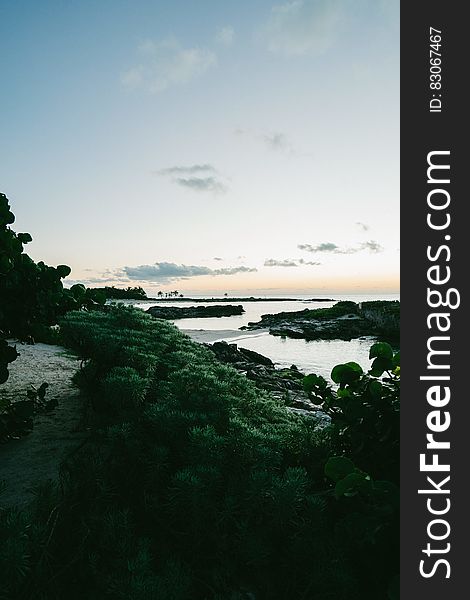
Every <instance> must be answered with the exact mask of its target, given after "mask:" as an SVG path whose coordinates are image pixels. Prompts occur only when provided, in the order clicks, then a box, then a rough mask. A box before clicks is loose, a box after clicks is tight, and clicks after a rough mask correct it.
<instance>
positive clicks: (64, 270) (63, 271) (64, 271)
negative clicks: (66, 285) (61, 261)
mask: <svg viewBox="0 0 470 600" xmlns="http://www.w3.org/2000/svg"><path fill="white" fill-rule="evenodd" d="M56 271H57V273H58V274H59V277H60V278H61V279H63V278H64V277H68V276H69V275H70V273H71V272H72V269H71V268H70V267H68V266H67V265H58V267H57V268H56Z"/></svg>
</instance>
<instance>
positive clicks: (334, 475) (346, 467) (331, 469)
mask: <svg viewBox="0 0 470 600" xmlns="http://www.w3.org/2000/svg"><path fill="white" fill-rule="evenodd" d="M355 469H356V467H355V466H354V463H353V461H352V460H350V459H349V458H346V457H345V456H332V457H331V458H330V459H328V462H327V463H326V465H325V475H326V476H327V477H329V478H330V479H332V480H333V481H339V480H340V479H343V477H346V475H349V474H350V473H354V471H355Z"/></svg>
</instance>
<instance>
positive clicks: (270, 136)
mask: <svg viewBox="0 0 470 600" xmlns="http://www.w3.org/2000/svg"><path fill="white" fill-rule="evenodd" d="M235 134H236V135H239V136H248V137H251V138H252V139H254V140H258V141H260V142H263V144H264V145H265V146H266V148H268V149H269V150H274V151H276V152H284V153H286V154H297V153H296V151H295V149H294V147H293V145H292V143H291V141H290V139H289V137H288V136H287V134H285V133H283V132H282V131H267V132H266V131H265V132H261V133H260V132H256V131H250V130H248V129H241V128H238V129H236V130H235Z"/></svg>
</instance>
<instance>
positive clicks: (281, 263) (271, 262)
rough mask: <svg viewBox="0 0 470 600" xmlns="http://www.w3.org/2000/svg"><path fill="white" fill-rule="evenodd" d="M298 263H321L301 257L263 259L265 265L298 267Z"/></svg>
mask: <svg viewBox="0 0 470 600" xmlns="http://www.w3.org/2000/svg"><path fill="white" fill-rule="evenodd" d="M300 265H310V266H315V267H317V266H319V265H321V263H319V262H315V261H308V260H304V259H303V258H299V259H296V258H292V259H291V258H284V259H280V260H278V259H275V258H267V259H266V260H265V261H264V266H265V267H298V266H300Z"/></svg>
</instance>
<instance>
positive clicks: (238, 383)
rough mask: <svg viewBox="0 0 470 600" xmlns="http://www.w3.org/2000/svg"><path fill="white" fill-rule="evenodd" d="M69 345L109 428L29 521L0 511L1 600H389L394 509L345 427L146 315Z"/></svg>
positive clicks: (68, 320)
mask: <svg viewBox="0 0 470 600" xmlns="http://www.w3.org/2000/svg"><path fill="white" fill-rule="evenodd" d="M62 331H63V336H64V339H65V341H66V343H67V344H68V345H70V346H71V347H72V348H74V349H75V350H76V351H77V352H78V353H79V354H80V355H81V356H82V358H83V359H84V361H85V362H84V367H83V369H82V371H81V372H80V374H79V376H78V378H77V379H78V381H79V382H80V385H82V386H85V387H86V388H87V390H88V393H89V394H90V395H91V397H92V400H93V404H94V406H95V407H96V408H97V410H98V411H100V413H101V415H102V420H101V423H102V424H103V426H102V427H101V429H100V430H99V431H98V432H97V433H96V434H95V436H94V437H93V439H92V441H91V442H90V443H89V444H88V445H87V446H86V447H85V449H83V450H82V451H81V452H80V453H78V454H76V455H75V456H74V457H73V458H72V459H70V460H69V461H68V462H67V463H66V464H65V465H64V469H63V476H62V482H61V486H62V488H61V492H60V493H59V491H58V490H56V491H54V490H51V489H50V488H48V489H47V490H45V491H43V493H42V494H40V495H39V499H38V502H37V503H36V504H35V505H34V507H32V510H34V511H35V512H34V513H33V514H31V515H30V516H29V517H28V518H29V521H28V520H26V522H25V520H24V517H22V518H19V517H18V516H17V514H16V513H14V512H0V520H1V519H3V529H2V524H1V523H0V531H4V532H5V533H4V534H3V535H4V537H5V540H4V543H5V544H6V546H4V547H8V548H9V549H10V550H9V552H10V555H11V556H14V557H15V561H13V560H10V561H7V562H6V566H5V567H4V573H3V574H2V575H4V578H2V580H3V581H5V582H7V583H6V587H4V597H5V598H48V599H50V600H54V599H62V598H68V599H71V600H74V599H79V598H80V599H82V598H87V599H89V600H95V599H96V600H98V599H100V600H101V599H103V598H111V599H119V598H122V599H135V600H141V599H142V600H144V599H154V598H158V599H159V600H170V599H171V600H186V599H187V600H198V599H201V600H202V599H219V600H228V599H232V600H236V599H240V600H241V599H246V600H248V599H256V600H268V599H286V600H287V599H289V600H290V599H291V598H304V599H318V600H327V599H328V600H355V599H361V600H363V599H371V600H372V599H373V600H382V599H385V598H387V590H388V587H389V584H390V581H391V580H392V579H393V576H394V575H395V574H396V573H397V571H398V568H397V565H396V536H397V528H396V527H395V529H393V530H392V529H390V527H389V525H390V524H391V523H392V522H393V519H394V518H395V517H396V514H397V511H396V507H394V506H391V503H390V493H389V492H387V491H386V490H385V491H383V493H382V494H381V493H380V488H381V485H382V484H380V482H379V481H378V479H379V476H378V475H377V474H376V473H375V472H374V473H373V475H372V476H370V475H368V474H367V472H366V471H365V466H363V465H362V463H361V461H360V456H355V457H354V459H353V460H354V462H353V461H352V460H351V458H349V459H348V458H347V457H346V456H345V455H346V454H351V451H352V449H351V447H350V445H349V443H343V441H342V440H339V439H338V436H337V435H336V434H335V431H334V428H335V427H336V426H335V425H333V430H331V431H330V430H325V431H318V430H317V429H316V427H315V420H314V419H303V418H301V417H298V416H294V415H292V414H290V413H289V412H288V411H287V410H286V408H285V407H284V406H282V405H280V404H279V403H278V402H276V401H275V400H273V398H272V397H271V396H270V395H269V394H267V393H264V392H262V391H260V390H258V389H257V388H255V387H254V385H253V384H252V383H251V382H250V381H248V380H247V379H246V378H244V377H243V376H241V375H240V374H238V373H237V372H236V371H235V370H233V369H232V368H231V367H228V366H225V365H222V364H220V363H218V362H217V360H216V359H215V357H214V355H213V354H212V353H211V352H210V351H209V350H208V349H206V348H204V347H203V346H201V345H197V344H195V343H193V342H192V341H191V340H189V338H187V337H186V336H184V335H183V334H181V333H180V332H179V331H178V330H177V329H176V328H175V327H174V326H172V325H170V324H169V323H167V322H163V321H158V320H155V319H152V318H151V317H149V316H148V315H145V314H144V313H143V312H140V311H137V310H134V309H128V308H124V307H117V308H112V309H111V310H110V311H108V312H107V313H97V312H90V313H83V312H82V313H80V312H73V313H70V314H68V315H67V316H66V317H65V319H64V320H63V322H62ZM343 370H344V369H343ZM346 370H347V369H346ZM363 377H365V376H364V375H363V374H361V375H360V376H359V378H356V379H355V381H360V380H361V379H362V378H363ZM352 383H353V382H352V381H348V382H346V383H345V382H341V383H340V389H339V390H338V391H337V392H335V391H334V390H332V389H331V388H329V387H328V385H326V386H325V387H324V388H322V389H323V391H324V394H325V396H327V395H331V397H332V398H333V397H335V396H336V397H338V398H339V397H340V396H341V394H340V393H339V392H340V391H342V390H348V389H349V390H351V394H352V393H354V394H356V393H357V394H361V393H362V392H361V391H360V390H359V387H360V386H359V384H358V389H357V390H356V389H355V388H354V389H353V387H354V386H353V387H351V386H352ZM384 385H386V384H384ZM320 386H323V384H322V383H321V382H320ZM312 389H313V388H312ZM325 390H328V391H325ZM312 394H313V392H312ZM322 401H324V402H326V401H327V400H326V399H325V398H324V399H323V400H322ZM332 408H334V407H332ZM377 443H379V442H378V441H377ZM350 475H354V476H357V477H359V478H360V479H361V478H362V481H363V483H362V485H361V486H360V485H357V486H356V487H354V485H349V484H348V485H346V486H345V485H344V484H343V487H342V488H341V485H339V487H338V482H340V481H341V480H342V479H345V478H346V477H348V476H350ZM353 479H354V477H353ZM350 480H351V477H350ZM341 489H342V490H343V491H342V492H341ZM382 489H383V486H382ZM338 490H339V491H338ZM339 492H341V493H339ZM368 511H369V512H368ZM384 514H385V515H386V519H385V520H384V518H383V515H384ZM33 524H34V525H33ZM0 562H1V561H0ZM16 565H18V567H16Z"/></svg>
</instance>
